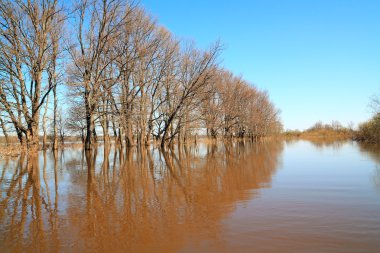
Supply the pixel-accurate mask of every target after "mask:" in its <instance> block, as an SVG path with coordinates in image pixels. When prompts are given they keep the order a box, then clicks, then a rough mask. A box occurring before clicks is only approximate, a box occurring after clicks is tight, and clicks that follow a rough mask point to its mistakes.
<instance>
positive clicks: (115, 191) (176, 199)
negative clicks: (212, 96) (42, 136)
mask: <svg viewBox="0 0 380 253" xmlns="http://www.w3.org/2000/svg"><path fill="white" fill-rule="evenodd" d="M0 180H1V181H0V186H1V188H0V190H1V195H0V251H1V252H379V249H380V239H379V238H380V149H379V148H375V147H365V146H359V145H358V144H357V143H354V142H346V143H323V142H319V143H311V142H306V141H294V142H281V141H277V142H267V143H260V144H251V143H234V144H233V145H230V144H224V143H218V144H216V145H211V144H198V145H197V146H194V145H191V146H188V147H187V148H181V149H177V148H175V149H174V150H173V151H168V152H167V153H161V152H160V151H159V150H158V149H149V150H132V151H129V152H127V151H126V150H118V149H116V148H114V147H111V148H109V149H107V148H104V147H99V148H98V149H97V150H94V151H93V152H90V153H89V152H87V153H86V152H83V151H82V150H81V149H65V150H64V151H63V152H59V153H56V154H54V153H52V152H40V153H39V154H38V155H35V156H30V157H20V158H18V159H13V160H2V161H0Z"/></svg>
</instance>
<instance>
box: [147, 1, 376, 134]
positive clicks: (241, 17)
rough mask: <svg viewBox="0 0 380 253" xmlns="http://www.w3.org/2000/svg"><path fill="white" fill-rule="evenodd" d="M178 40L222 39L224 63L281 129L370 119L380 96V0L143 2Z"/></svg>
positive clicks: (204, 45)
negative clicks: (261, 94)
mask: <svg viewBox="0 0 380 253" xmlns="http://www.w3.org/2000/svg"><path fill="white" fill-rule="evenodd" d="M140 3H141V4H142V5H143V6H144V7H145V8H146V10H147V11H148V12H149V13H150V14H151V15H152V16H153V17H155V18H157V19H158V22H159V23H160V24H161V25H163V26H165V27H166V28H168V29H169V30H170V31H172V32H173V33H174V34H175V35H176V36H177V37H179V38H181V39H190V40H193V41H195V42H196V43H197V45H198V47H200V48H207V47H208V45H210V44H212V43H213V42H215V41H216V40H218V39H220V40H221V41H222V43H223V44H224V46H225V50H224V52H223V54H222V55H221V59H222V60H223V61H222V65H223V66H224V67H226V68H228V69H230V70H231V71H233V72H234V73H235V74H236V75H240V74H241V75H242V76H243V77H244V78H245V79H246V80H247V81H250V82H251V83H253V84H254V85H256V86H257V87H258V88H260V89H265V90H267V91H268V92H269V94H270V97H271V99H272V101H273V102H274V103H275V104H276V106H277V107H278V108H279V109H281V111H282V115H281V117H282V120H283V123H284V126H285V129H305V128H308V127H309V126H311V125H312V124H313V123H315V122H316V121H318V120H321V121H323V122H325V123H330V122H331V121H332V120H338V121H340V122H341V123H342V124H344V125H345V124H347V123H348V122H350V121H353V122H354V123H356V124H357V123H359V122H362V121H365V120H367V119H368V118H370V116H371V113H370V110H369V109H368V102H369V97H370V96H371V95H373V94H374V93H376V92H379V91H380V0H373V1H369V0H234V1H229V0H222V1H221V0H219V1H218V0H203V1H202V0H192V1H188V0H176V1H175V0H162V1H158V0H141V1H140Z"/></svg>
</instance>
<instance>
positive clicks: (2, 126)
mask: <svg viewBox="0 0 380 253" xmlns="http://www.w3.org/2000/svg"><path fill="white" fill-rule="evenodd" d="M0 124H1V128H2V129H3V134H4V137H5V143H6V145H7V146H8V145H9V137H8V131H7V126H6V125H5V123H4V121H3V119H2V118H1V117H0Z"/></svg>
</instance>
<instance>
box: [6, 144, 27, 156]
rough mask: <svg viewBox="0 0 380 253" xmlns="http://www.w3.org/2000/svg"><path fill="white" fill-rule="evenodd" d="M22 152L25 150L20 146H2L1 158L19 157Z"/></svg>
mask: <svg viewBox="0 0 380 253" xmlns="http://www.w3.org/2000/svg"><path fill="white" fill-rule="evenodd" d="M22 152H25V150H24V148H22V147H21V146H20V145H8V146H0V157H17V156H19V155H20V154H21V153H22Z"/></svg>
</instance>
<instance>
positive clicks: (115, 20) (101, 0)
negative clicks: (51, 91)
mask: <svg viewBox="0 0 380 253" xmlns="http://www.w3.org/2000/svg"><path fill="white" fill-rule="evenodd" d="M132 9H133V8H132V6H131V5H129V4H125V3H124V1H121V0H94V1H87V0H82V1H80V2H79V4H78V5H77V6H76V23H75V25H76V28H77V31H76V36H75V39H74V40H75V41H76V43H75V44H73V45H72V46H71V47H70V48H69V54H70V56H71V59H72V61H73V65H72V68H71V69H70V85H72V86H76V87H77V88H79V89H80V92H81V95H82V98H83V102H84V106H85V109H86V141H85V148H86V149H91V144H92V143H93V137H94V136H93V133H94V131H95V118H94V117H95V114H96V112H97V109H98V104H99V99H100V98H101V96H100V94H101V92H102V91H103V90H102V87H103V86H104V85H105V83H107V84H108V85H109V87H107V88H106V90H107V89H110V88H111V87H110V86H112V85H114V84H115V83H116V81H115V80H110V79H111V78H112V77H108V76H105V72H106V71H107V69H108V68H109V67H111V65H112V64H113V63H114V61H115V60H116V59H117V58H118V56H119V55H118V53H119V52H117V51H115V50H114V45H115V44H116V42H117V41H118V40H120V39H121V38H122V37H121V36H122V29H121V28H122V27H123V26H125V25H126V24H127V23H128V17H129V15H130V13H131V11H132Z"/></svg>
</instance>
